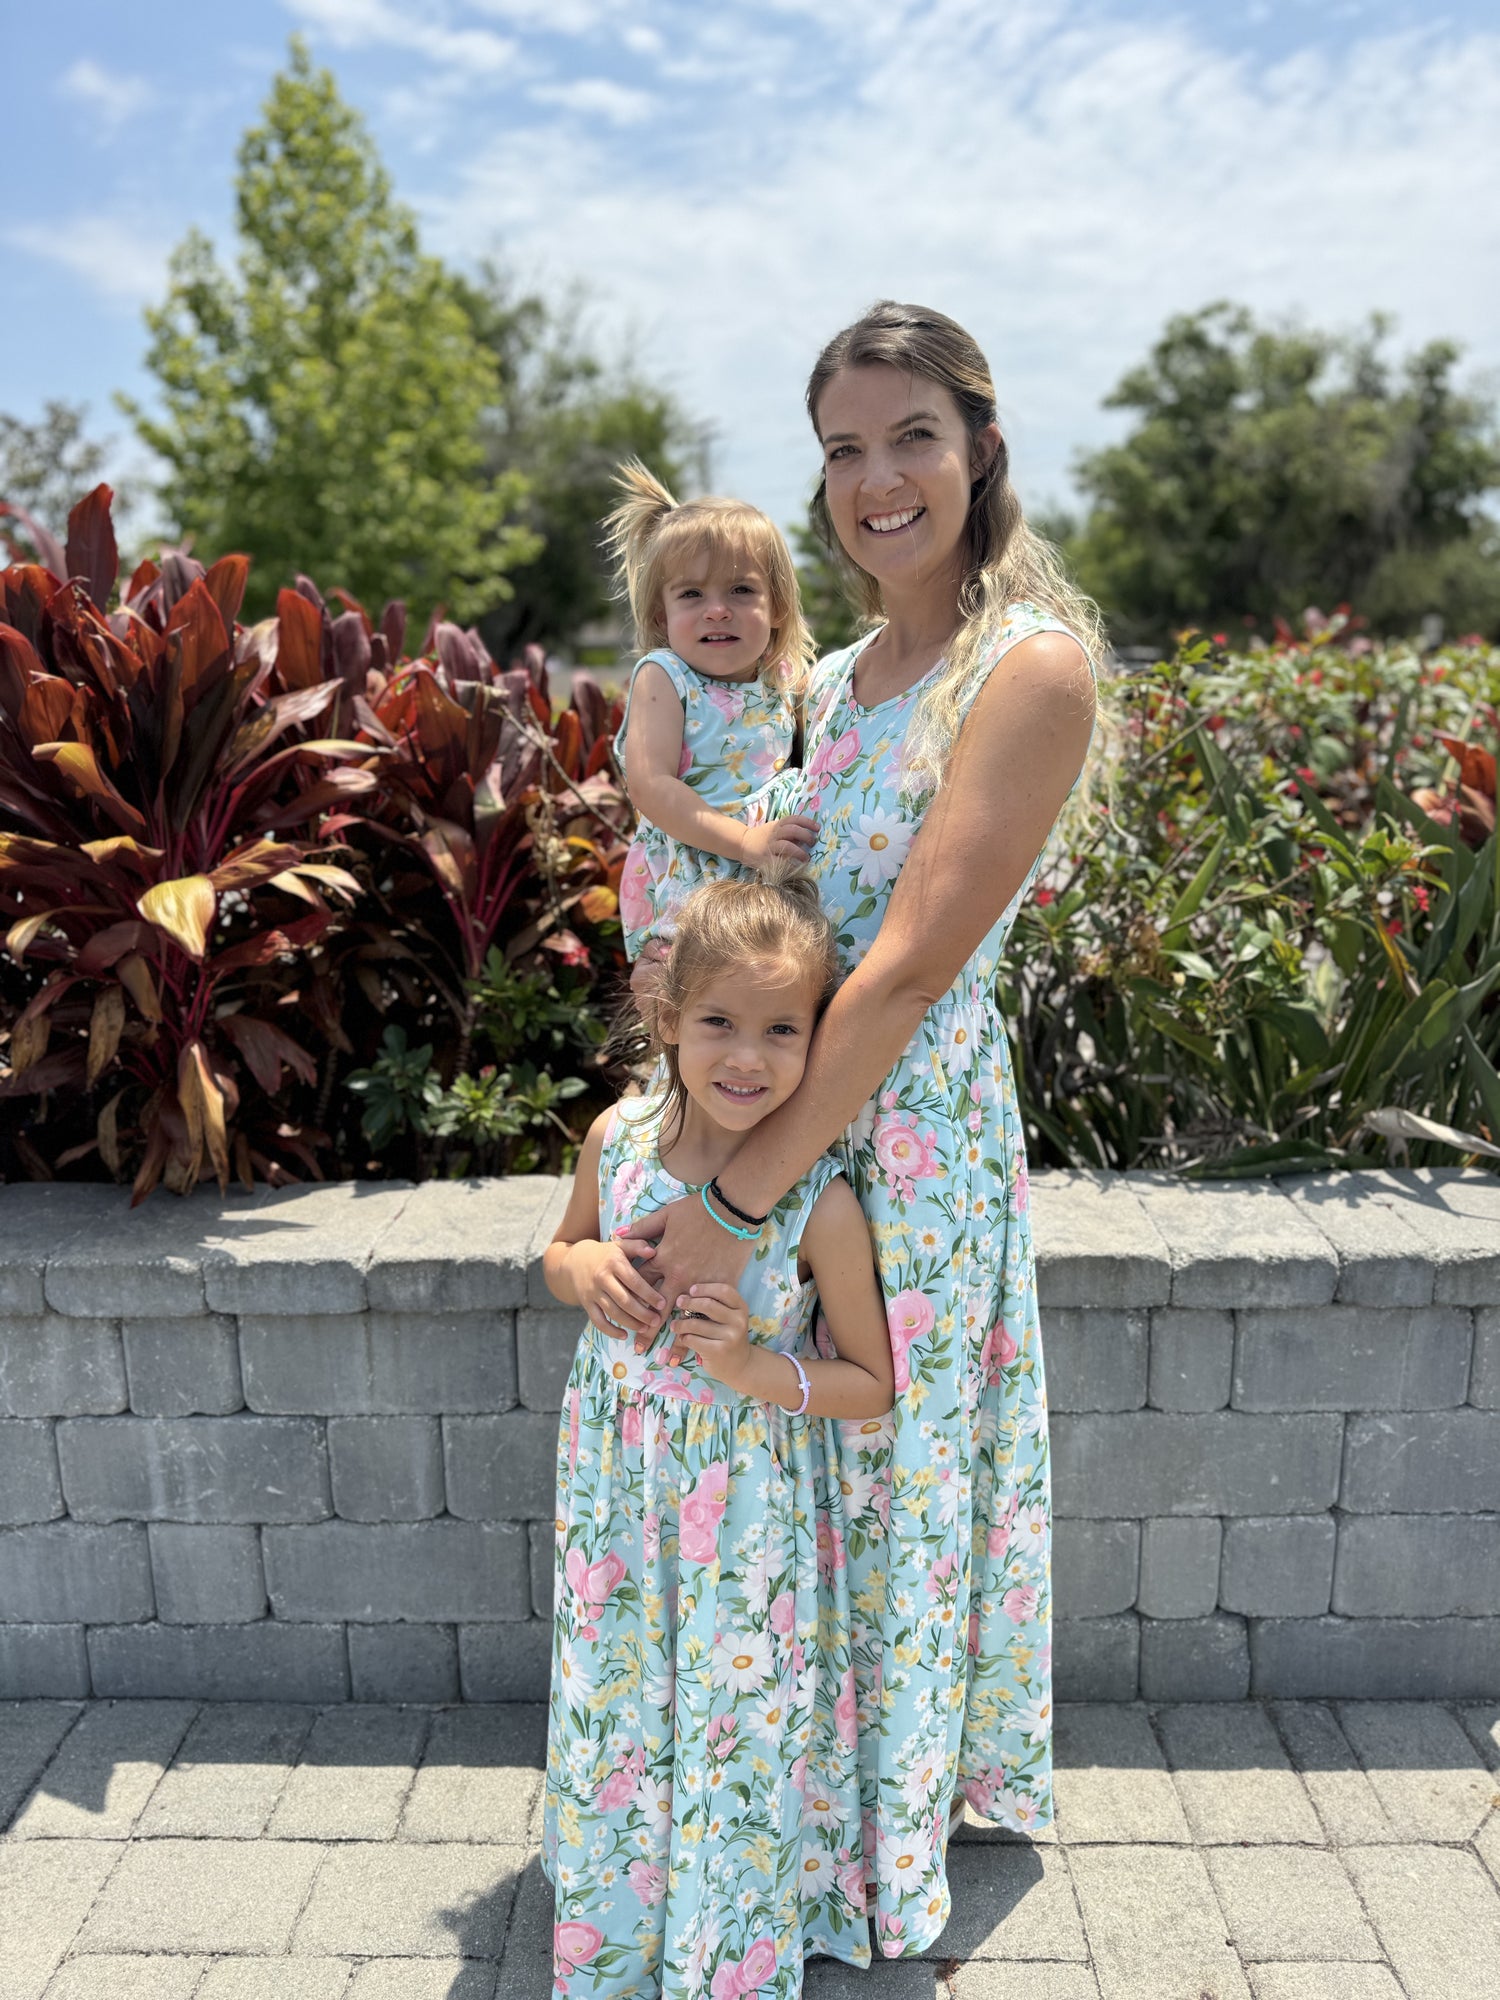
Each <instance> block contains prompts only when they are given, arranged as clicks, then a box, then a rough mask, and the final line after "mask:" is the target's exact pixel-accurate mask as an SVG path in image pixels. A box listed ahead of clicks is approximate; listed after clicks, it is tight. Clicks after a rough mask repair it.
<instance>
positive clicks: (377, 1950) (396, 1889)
mask: <svg viewBox="0 0 1500 2000" xmlns="http://www.w3.org/2000/svg"><path fill="white" fill-rule="evenodd" d="M525 1865H526V1851H525V1849H524V1848H521V1847H477V1846H470V1845H467V1844H448V1845H442V1844H439V1843H437V1842H433V1843H431V1844H423V1845H418V1844H416V1843H403V1842H393V1843H391V1844H389V1845H387V1844H383V1843H375V1842H365V1841H360V1842H354V1843H351V1844H349V1845H347V1846H341V1847H334V1848H331V1849H329V1850H328V1857H327V1860H326V1861H325V1863H324V1865H323V1869H322V1871H321V1873H320V1874H319V1876H318V1879H317V1882H316V1883H315V1884H314V1887H313V1892H312V1895H311V1896H310V1897H309V1899H308V1903H307V1907H306V1909H305V1910H304V1911H303V1913H302V1917H301V1920H300V1922H299V1923H298V1925H297V1934H296V1938H295V1941H294V1943H293V1946H292V1949H293V1950H294V1952H296V1953H297V1954H299V1955H301V1954H304V1953H310V1954H312V1955H313V1956H316V1957H323V1956H327V1957H336V1956H339V1955H342V1954H348V1955H349V1956H350V1957H354V1958H393V1957H401V1958H484V1959H498V1958H499V1956H500V1953H501V1949H502V1947H503V1946H504V1943H505V1930H506V1925H507V1923H508V1921H509V1918H510V1911H511V1904H512V1903H513V1902H514V1900H515V1891H516V1883H517V1881H518V1880H519V1878H520V1875H521V1871H522V1869H523V1868H524V1867H525Z"/></svg>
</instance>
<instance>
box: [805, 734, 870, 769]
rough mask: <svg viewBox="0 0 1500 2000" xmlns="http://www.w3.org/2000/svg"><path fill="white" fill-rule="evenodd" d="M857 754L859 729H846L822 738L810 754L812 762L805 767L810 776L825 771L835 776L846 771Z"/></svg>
mask: <svg viewBox="0 0 1500 2000" xmlns="http://www.w3.org/2000/svg"><path fill="white" fill-rule="evenodd" d="M858 755H859V731H858V730H857V729H846V730H845V731H844V733H843V735H842V736H835V737H832V738H830V737H827V736H825V737H824V738H823V741H822V742H821V743H820V744H819V745H818V747H817V749H816V750H814V752H813V754H812V762H811V763H810V764H809V765H808V767H807V775H808V776H809V777H810V778H821V777H822V776H823V775H824V774H825V773H826V774H827V775H828V776H829V777H831V778H836V777H837V776H838V774H839V772H840V771H847V770H848V768H849V766H850V765H851V764H852V763H853V762H854V760H855V758H856V757H857V756H858Z"/></svg>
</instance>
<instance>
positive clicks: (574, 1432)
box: [568, 1389, 578, 1472]
mask: <svg viewBox="0 0 1500 2000" xmlns="http://www.w3.org/2000/svg"><path fill="white" fill-rule="evenodd" d="M568 1470H569V1472H576V1471H577V1470H578V1391H577V1390H576V1389H575V1390H574V1391H573V1393H572V1395H571V1396H570V1397H569V1398H568Z"/></svg>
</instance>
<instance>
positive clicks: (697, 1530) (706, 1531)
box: [677, 1459, 729, 1563]
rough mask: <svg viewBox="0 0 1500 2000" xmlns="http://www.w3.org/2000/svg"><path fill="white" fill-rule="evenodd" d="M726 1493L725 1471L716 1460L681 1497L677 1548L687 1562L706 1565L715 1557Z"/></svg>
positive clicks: (723, 1465)
mask: <svg viewBox="0 0 1500 2000" xmlns="http://www.w3.org/2000/svg"><path fill="white" fill-rule="evenodd" d="M728 1490H729V1467H728V1466H727V1465H726V1464H725V1463H724V1462H723V1460H722V1459H720V1460H719V1461H718V1462H717V1463H715V1464H713V1465H710V1466H709V1467H708V1469H707V1471H705V1473H704V1474H703V1477H702V1478H701V1479H700V1480H699V1481H698V1484H697V1485H696V1486H695V1487H694V1488H693V1490H692V1492H691V1493H689V1494H687V1495H686V1496H685V1497H684V1499H683V1502H682V1507H681V1509H680V1511H679V1513H678V1517H677V1545H678V1547H679V1548H680V1549H681V1551H682V1554H683V1555H684V1556H685V1557H686V1559H687V1560H688V1561H689V1562H697V1563H710V1562H712V1561H713V1559H714V1557H715V1556H716V1555H717V1554H718V1550H719V1523H720V1521H722V1520H723V1518H724V1500H725V1496H726V1494H727V1492H728Z"/></svg>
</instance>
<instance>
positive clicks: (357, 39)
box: [287, 0, 517, 78]
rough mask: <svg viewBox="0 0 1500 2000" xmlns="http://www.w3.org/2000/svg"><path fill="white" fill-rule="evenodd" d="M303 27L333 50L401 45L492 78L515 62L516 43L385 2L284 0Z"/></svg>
mask: <svg viewBox="0 0 1500 2000" xmlns="http://www.w3.org/2000/svg"><path fill="white" fill-rule="evenodd" d="M287 5H288V7H289V8H290V11H291V12H292V13H294V14H296V15H298V16H299V17H300V18H301V19H302V20H304V21H306V22H307V24H308V25H309V27H313V28H321V29H322V31H323V32H324V34H326V35H327V36H328V38H329V40H330V41H332V42H333V43H334V45H335V46H336V47H338V48H345V49H359V48H371V47H374V48H391V49H404V50H406V51H408V52H409V53H410V54H413V55H419V56H424V57H425V58H426V59H427V61H428V62H430V63H433V64H436V65H438V66H439V67H442V68H451V69H457V70H463V71H465V72H467V73H468V74H470V75H472V76H475V77H489V78H494V77H497V76H503V75H505V74H507V73H508V72H509V71H510V70H511V69H513V68H514V66H515V59H516V53H517V45H516V43H515V41H514V40H512V39H511V38H510V37H509V36H506V35H497V34H495V33H493V31H492V30H490V29H489V28H454V27H450V26H448V25H447V18H446V16H444V17H443V18H438V17H436V16H433V15H430V14H423V13H420V12H419V11H418V10H416V9H415V8H410V7H406V6H393V5H389V4H387V0H287Z"/></svg>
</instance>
